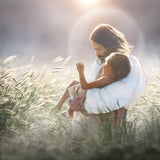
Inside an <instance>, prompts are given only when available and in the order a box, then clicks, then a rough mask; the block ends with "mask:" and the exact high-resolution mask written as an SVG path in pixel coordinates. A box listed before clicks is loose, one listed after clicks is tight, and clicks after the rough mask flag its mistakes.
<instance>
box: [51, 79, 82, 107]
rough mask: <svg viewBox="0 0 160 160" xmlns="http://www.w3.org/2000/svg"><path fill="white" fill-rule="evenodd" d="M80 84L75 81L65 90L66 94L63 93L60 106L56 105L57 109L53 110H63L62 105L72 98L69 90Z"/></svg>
mask: <svg viewBox="0 0 160 160" xmlns="http://www.w3.org/2000/svg"><path fill="white" fill-rule="evenodd" d="M78 83H79V82H78V81H73V82H72V83H71V84H70V85H69V86H68V87H67V89H66V90H65V92H64V93H63V95H62V97H61V99H60V100H59V102H58V104H57V105H56V107H54V108H53V110H56V109H58V110H61V108H62V105H63V103H64V102H65V101H66V100H67V99H68V98H69V97H70V95H69V92H68V88H69V87H71V86H73V85H75V84H78Z"/></svg>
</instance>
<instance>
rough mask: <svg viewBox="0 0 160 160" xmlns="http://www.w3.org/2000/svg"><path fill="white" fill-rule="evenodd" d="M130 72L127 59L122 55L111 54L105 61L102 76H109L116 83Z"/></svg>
mask: <svg viewBox="0 0 160 160" xmlns="http://www.w3.org/2000/svg"><path fill="white" fill-rule="evenodd" d="M130 71H131V65H130V62H129V59H128V57H127V56H126V55H124V54H119V53H113V54H112V55H111V56H110V57H109V59H108V60H107V64H106V65H105V66H104V70H103V72H104V75H108V73H107V72H110V73H109V75H110V76H111V77H112V78H113V79H114V80H115V81H118V80H120V79H123V78H124V77H126V76H127V75H128V74H129V72H130Z"/></svg>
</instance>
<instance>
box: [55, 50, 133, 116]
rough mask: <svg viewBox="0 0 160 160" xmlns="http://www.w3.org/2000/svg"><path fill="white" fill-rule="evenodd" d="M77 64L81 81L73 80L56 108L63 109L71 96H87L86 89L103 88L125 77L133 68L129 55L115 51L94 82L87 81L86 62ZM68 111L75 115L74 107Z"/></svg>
mask: <svg viewBox="0 0 160 160" xmlns="http://www.w3.org/2000/svg"><path fill="white" fill-rule="evenodd" d="M76 65H77V70H78V72H79V79H80V83H79V82H78V81H74V82H72V83H71V84H70V85H69V87H67V89H66V91H65V92H64V94H63V95H62V97H61V99H60V101H59V102H58V104H57V105H56V107H55V108H54V109H58V110H61V108H62V105H63V103H64V102H65V101H66V100H67V99H68V98H69V97H70V98H71V99H74V98H75V96H78V97H79V98H80V99H81V98H82V97H84V96H85V94H86V91H87V90H88V89H94V88H103V87H105V86H108V85H110V84H111V83H114V82H116V81H119V80H121V79H123V78H125V77H126V76H127V75H128V74H129V73H130V70H131V66H130V62H129V59H128V57H127V56H126V55H124V54H120V53H113V54H111V55H110V56H109V57H108V59H107V60H106V63H105V65H104V67H103V69H102V77H100V78H99V79H97V80H95V81H92V82H87V81H86V78H85V75H84V64H83V63H77V64H76ZM93 98H94V97H93ZM102 100H103V99H102ZM83 105H84V104H83ZM106 107H107V106H106ZM83 109H84V107H83ZM74 110H75V109H74ZM83 111H84V110H83ZM68 113H69V115H70V116H71V117H72V116H73V110H72V108H69V110H68ZM84 113H85V114H87V115H90V114H89V113H87V111H84Z"/></svg>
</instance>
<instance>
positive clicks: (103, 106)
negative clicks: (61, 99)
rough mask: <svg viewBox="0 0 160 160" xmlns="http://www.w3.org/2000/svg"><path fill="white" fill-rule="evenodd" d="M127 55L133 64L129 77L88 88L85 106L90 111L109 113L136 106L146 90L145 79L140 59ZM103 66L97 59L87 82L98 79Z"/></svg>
mask: <svg viewBox="0 0 160 160" xmlns="http://www.w3.org/2000/svg"><path fill="white" fill-rule="evenodd" d="M127 56H128V58H129V60H130V64H131V72H130V73H129V75H128V76H127V77H125V78H123V79H122V80H119V81H116V82H114V83H112V84H110V85H108V86H105V87H103V88H95V89H89V90H87V93H86V100H85V108H86V110H87V111H88V113H94V114H99V113H108V112H110V111H114V110H117V109H120V108H122V107H125V108H126V109H130V108H132V107H134V105H135V103H136V100H137V99H138V98H139V97H140V95H141V94H142V92H143V90H144V86H145V79H144V74H143V70H142V67H141V65H140V63H139V60H138V59H137V58H136V57H135V56H133V55H127ZM108 58H109V57H107V59H108ZM103 66H104V64H101V65H100V64H98V63H97V61H95V62H94V63H93V65H92V68H91V72H90V75H89V77H88V79H87V82H91V81H94V80H96V77H97V75H98V74H99V71H100V70H101V68H102V67H103Z"/></svg>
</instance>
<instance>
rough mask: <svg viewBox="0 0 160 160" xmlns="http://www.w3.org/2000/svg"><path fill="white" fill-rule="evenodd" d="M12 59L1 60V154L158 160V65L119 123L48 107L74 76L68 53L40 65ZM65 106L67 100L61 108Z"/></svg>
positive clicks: (10, 158) (5, 159) (14, 159)
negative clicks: (78, 117)
mask: <svg viewBox="0 0 160 160" xmlns="http://www.w3.org/2000/svg"><path fill="white" fill-rule="evenodd" d="M15 61H16V57H15V56H12V57H8V58H6V59H3V60H1V61H0V158H1V159H2V160H160V75H159V70H155V69H153V70H152V71H150V76H146V87H145V90H144V93H143V94H142V95H141V97H140V98H139V99H138V101H137V102H136V105H135V107H134V108H133V109H130V110H129V111H128V114H127V120H126V121H125V122H124V124H123V125H122V126H120V127H119V128H118V129H117V128H115V127H114V126H113V125H112V123H110V122H109V121H107V120H106V122H105V123H104V124H103V125H99V124H98V123H97V122H96V121H95V120H94V119H90V118H87V117H84V118H83V120H82V121H77V120H75V121H73V120H72V119H71V118H66V117H63V116H62V115H61V114H60V112H59V111H52V110H51V109H52V108H53V107H54V106H55V105H56V103H57V101H58V100H59V98H60V96H61V95H62V93H63V92H64V90H65V89H66V87H67V86H68V84H69V83H71V82H72V81H73V80H74V79H77V80H78V74H77V71H76V68H75V66H72V65H69V63H68V61H69V58H67V59H64V60H63V59H62V58H61V57H57V58H56V59H54V60H53V61H52V62H51V64H49V65H48V66H45V65H43V66H39V67H38V69H37V68H36V67H35V66H34V65H33V64H32V62H30V63H28V64H26V65H19V66H17V65H16V62H15ZM22 63H23V62H22ZM144 67H145V66H144ZM88 68H90V66H88ZM67 109H68V102H65V104H64V106H63V109H62V111H64V110H67Z"/></svg>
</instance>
